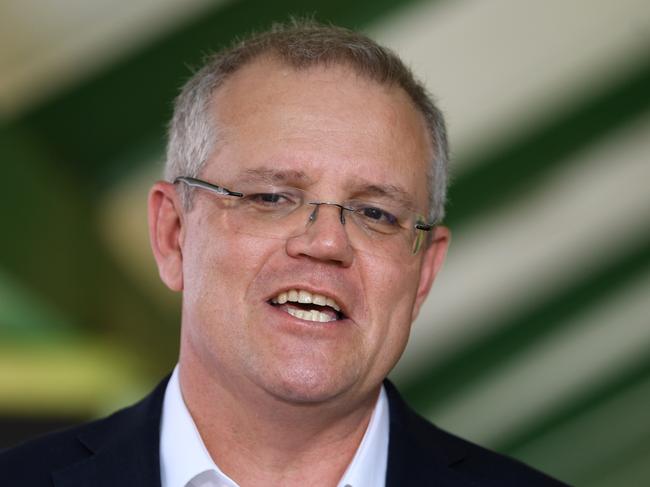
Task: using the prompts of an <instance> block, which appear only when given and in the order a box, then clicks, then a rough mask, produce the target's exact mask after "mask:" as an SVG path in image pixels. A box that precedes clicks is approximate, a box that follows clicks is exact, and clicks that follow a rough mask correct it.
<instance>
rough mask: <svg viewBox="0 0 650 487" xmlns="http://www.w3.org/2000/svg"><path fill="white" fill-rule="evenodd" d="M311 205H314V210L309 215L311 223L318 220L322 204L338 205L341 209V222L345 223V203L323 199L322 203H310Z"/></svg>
mask: <svg viewBox="0 0 650 487" xmlns="http://www.w3.org/2000/svg"><path fill="white" fill-rule="evenodd" d="M309 204H310V205H314V211H312V212H311V213H310V215H309V223H313V222H315V221H316V218H318V210H319V209H320V207H321V205H329V206H336V207H338V209H339V210H340V213H339V221H340V222H341V225H345V210H347V209H348V208H346V207H345V206H343V205H339V204H338V203H329V202H327V201H323V202H321V203H309Z"/></svg>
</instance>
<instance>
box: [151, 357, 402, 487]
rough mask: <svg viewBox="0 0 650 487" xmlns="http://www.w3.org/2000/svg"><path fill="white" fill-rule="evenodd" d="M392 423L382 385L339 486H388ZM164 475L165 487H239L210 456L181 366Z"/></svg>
mask: <svg viewBox="0 0 650 487" xmlns="http://www.w3.org/2000/svg"><path fill="white" fill-rule="evenodd" d="M388 425H389V419H388V399H387V398H386V391H384V388H383V387H382V388H381V392H380V394H379V398H378V399H377V404H376V406H375V409H374V411H373V413H372V417H371V418H370V423H369V424H368V428H367V429H366V432H365V434H364V435H363V439H362V440H361V443H360V444H359V447H358V448H357V451H356V453H355V454H354V458H353V459H352V461H351V462H350V465H348V468H347V469H346V471H345V473H344V474H343V477H342V478H341V480H340V481H339V483H338V487H384V486H385V477H386V465H387V462H388ZM160 476H161V479H160V480H161V484H162V487H239V486H238V485H237V483H236V482H235V481H233V480H232V479H231V478H230V477H228V476H227V475H226V474H224V473H223V472H222V471H221V469H220V468H219V467H218V466H217V464H215V463H214V461H213V460H212V458H211V457H210V454H209V453H208V450H207V448H206V447H205V444H204V443H203V440H202V439H201V435H200V434H199V431H198V430H197V428H196V424H195V423H194V420H193V419H192V416H191V415H190V412H189V411H188V410H187V407H186V406H185V402H184V401H183V396H182V395H181V388H180V383H179V380H178V366H176V368H175V369H174V372H173V373H172V376H171V378H170V379H169V383H168V384H167V389H166V391H165V399H164V402H163V410H162V419H161V424H160Z"/></svg>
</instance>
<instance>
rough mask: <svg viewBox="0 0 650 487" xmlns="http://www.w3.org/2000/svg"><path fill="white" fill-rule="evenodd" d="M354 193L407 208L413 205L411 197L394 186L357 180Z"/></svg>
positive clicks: (403, 190)
mask: <svg viewBox="0 0 650 487" xmlns="http://www.w3.org/2000/svg"><path fill="white" fill-rule="evenodd" d="M353 188H354V193H355V194H356V195H359V196H375V197H380V198H388V199H391V200H394V201H395V202H397V203H399V204H402V205H404V206H407V207H412V206H413V205H414V203H415V202H414V201H413V197H412V196H411V195H410V194H409V193H408V192H407V191H406V190H405V189H404V188H402V187H401V186H397V185H395V184H377V183H371V182H368V181H365V180H363V179H362V180H359V181H358V182H357V183H356V184H355V185H354V186H353Z"/></svg>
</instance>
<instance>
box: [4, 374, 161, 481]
mask: <svg viewBox="0 0 650 487" xmlns="http://www.w3.org/2000/svg"><path fill="white" fill-rule="evenodd" d="M166 382H167V381H166V380H164V381H163V382H161V383H160V384H159V385H158V386H157V387H156V389H155V390H154V391H153V392H152V393H151V394H150V395H148V396H147V397H146V398H144V399H143V400H142V401H140V402H138V403H137V404H135V405H133V406H130V407H127V408H124V409H121V410H119V411H117V412H115V413H113V414H111V415H110V416H107V417H105V418H101V419H98V420H95V421H90V422H87V423H83V424H81V425H78V426H74V427H72V428H68V429H65V430H61V431H57V432H53V433H49V434H46V435H43V436H41V437H38V438H35V439H32V440H28V441H26V442H24V443H21V444H19V445H17V446H15V447H11V448H8V449H5V450H2V451H0V478H1V479H3V482H5V481H6V482H7V485H26V486H27V485H29V486H30V487H31V486H34V487H37V486H41V485H43V486H45V485H47V486H51V485H53V484H52V474H53V472H56V471H59V470H63V469H65V468H67V467H70V466H73V465H75V464H77V463H79V462H82V461H83V460H85V459H87V458H89V457H91V456H92V455H93V454H94V453H96V452H97V451H99V450H101V449H106V448H109V449H110V448H112V447H113V446H114V445H119V444H122V443H125V442H129V441H130V438H129V435H133V434H134V432H137V431H141V430H142V427H143V425H152V426H151V427H148V428H149V430H155V428H157V425H158V424H159V422H160V414H161V408H162V398H163V396H164V391H165V387H166ZM154 440H155V438H154ZM3 485H4V484H3Z"/></svg>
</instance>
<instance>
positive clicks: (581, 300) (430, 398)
mask: <svg viewBox="0 0 650 487" xmlns="http://www.w3.org/2000/svg"><path fill="white" fill-rule="evenodd" d="M649 266H650V235H648V236H647V238H646V239H645V240H644V241H643V244H642V245H640V246H639V247H637V248H636V249H635V250H634V251H632V252H629V253H624V254H623V255H622V256H621V257H620V258H619V259H615V260H613V261H611V262H604V263H603V264H602V266H601V267H600V268H599V269H598V270H597V271H595V272H593V273H591V274H585V275H584V276H583V277H582V279H581V280H580V281H579V282H578V283H577V284H575V285H574V286H573V287H572V288H570V289H566V290H562V291H561V292H560V293H559V294H556V295H554V296H552V297H551V298H549V299H547V300H545V301H544V302H542V303H540V304H539V305H537V306H536V307H534V308H533V309H529V310H527V312H525V313H524V314H521V315H520V316H517V317H516V318H514V319H512V320H510V321H507V322H505V323H499V326H494V325H491V324H489V323H486V327H487V329H495V331H494V332H493V333H492V334H491V335H488V336H486V337H482V338H481V339H479V340H476V341H475V342H474V343H471V344H468V345H467V346H466V347H465V348H464V349H463V350H462V351H460V352H459V353H458V354H456V355H454V356H453V357H452V358H450V359H449V360H447V361H446V362H443V363H442V364H439V365H436V366H433V367H432V366H429V367H427V364H425V363H423V364H422V365H421V372H420V373H418V374H417V376H416V377H414V378H412V379H410V380H404V381H401V382H400V384H399V385H400V388H401V390H402V391H403V392H404V394H405V395H406V397H407V398H408V399H409V400H410V401H411V403H412V404H413V405H414V406H415V407H416V408H417V409H419V410H420V411H426V410H429V409H431V408H433V407H434V406H435V405H436V404H439V403H441V402H442V401H444V400H446V399H448V398H449V397H450V396H452V395H453V394H454V393H455V392H456V391H458V390H468V389H471V387H472V384H474V383H476V382H478V381H480V380H481V379H482V378H483V377H484V376H485V375H486V374H488V373H489V371H490V370H493V369H494V368H496V367H498V366H500V365H502V364H505V363H508V362H509V361H511V360H513V359H514V358H515V357H517V356H519V355H521V354H525V353H526V352H527V350H528V349H530V347H532V346H533V345H534V344H535V343H536V342H538V341H539V340H540V339H542V338H543V337H545V336H547V335H549V334H551V333H553V332H555V331H556V330H557V329H558V328H559V327H566V326H567V323H569V322H570V321H571V318H572V317H573V316H576V315H578V314H579V313H580V312H581V311H583V310H584V309H587V308H589V307H590V306H593V305H595V304H596V303H598V301H599V300H601V299H602V298H604V297H605V296H606V295H607V294H609V293H611V292H612V291H613V290H615V289H616V288H617V287H620V286H624V285H625V284H626V283H628V282H630V281H632V280H633V279H634V278H635V277H637V276H639V275H641V274H643V273H644V272H647V270H648V267H649Z"/></svg>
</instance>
